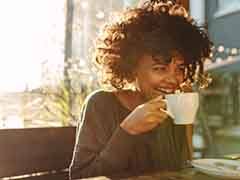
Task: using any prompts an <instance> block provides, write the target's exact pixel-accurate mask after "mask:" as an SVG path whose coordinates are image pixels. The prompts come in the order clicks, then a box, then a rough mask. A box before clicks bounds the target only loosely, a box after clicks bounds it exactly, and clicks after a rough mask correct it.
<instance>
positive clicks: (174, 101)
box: [166, 92, 199, 124]
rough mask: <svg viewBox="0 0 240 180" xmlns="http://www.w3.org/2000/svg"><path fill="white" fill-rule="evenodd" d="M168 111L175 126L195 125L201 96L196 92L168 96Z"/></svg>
mask: <svg viewBox="0 0 240 180" xmlns="http://www.w3.org/2000/svg"><path fill="white" fill-rule="evenodd" d="M166 102H167V111H168V112H169V114H170V116H171V117H172V118H173V119H174V124H193V123H194V120H195V118H196V114H197V111H198V107H199V94H198V93H196V92H190V93H177V94H167V95H166Z"/></svg>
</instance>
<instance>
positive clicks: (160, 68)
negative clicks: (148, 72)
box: [153, 66, 166, 71]
mask: <svg viewBox="0 0 240 180" xmlns="http://www.w3.org/2000/svg"><path fill="white" fill-rule="evenodd" d="M153 70H154V71H164V70H166V67H165V66H156V67H153Z"/></svg>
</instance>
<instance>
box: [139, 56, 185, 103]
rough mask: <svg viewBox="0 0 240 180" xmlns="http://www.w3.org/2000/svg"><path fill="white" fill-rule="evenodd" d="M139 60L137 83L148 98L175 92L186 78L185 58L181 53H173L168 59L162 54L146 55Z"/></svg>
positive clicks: (140, 90)
mask: <svg viewBox="0 0 240 180" xmlns="http://www.w3.org/2000/svg"><path fill="white" fill-rule="evenodd" d="M138 62H139V63H138V65H137V67H136V69H135V77H136V85H137V89H138V90H139V92H140V93H141V94H142V95H143V96H144V97H145V98H146V99H152V98H154V97H157V96H159V95H165V94H170V93H174V91H175V90H177V89H179V86H180V84H181V83H182V82H183V80H184V69H185V65H184V59H183V57H182V56H181V55H180V54H179V53H173V55H172V58H171V59H170V60H168V61H167V60H166V59H164V58H163V57H161V56H154V57H153V56H151V55H144V56H142V57H141V58H140V59H139V61H138Z"/></svg>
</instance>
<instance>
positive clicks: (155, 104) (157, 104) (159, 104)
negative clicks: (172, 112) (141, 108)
mask: <svg viewBox="0 0 240 180" xmlns="http://www.w3.org/2000/svg"><path fill="white" fill-rule="evenodd" d="M146 105H147V106H148V108H149V110H157V109H160V108H162V109H166V108H167V103H166V100H165V99H160V98H158V99H155V100H154V101H153V100H152V101H150V102H148V103H147V104H146Z"/></svg>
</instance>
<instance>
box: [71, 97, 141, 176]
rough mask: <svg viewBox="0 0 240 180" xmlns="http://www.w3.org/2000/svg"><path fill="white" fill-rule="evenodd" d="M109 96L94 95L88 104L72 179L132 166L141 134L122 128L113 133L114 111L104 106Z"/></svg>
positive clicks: (105, 173) (85, 109) (72, 167)
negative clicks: (130, 161)
mask: <svg viewBox="0 0 240 180" xmlns="http://www.w3.org/2000/svg"><path fill="white" fill-rule="evenodd" d="M105 98H106V97H105V96H103V95H101V94H99V93H97V94H94V95H93V96H92V97H91V98H90V99H89V100H88V101H87V103H86V104H85V107H84V111H83V112H82V113H83V114H82V116H81V117H82V119H81V124H80V127H79V131H78V133H77V137H76V143H75V147H74V153H73V159H72V163H71V165H70V179H76V178H82V177H91V176H101V175H114V174H115V173H116V174H118V173H119V172H124V171H126V170H127V168H128V158H129V157H130V156H131V152H132V148H133V147H134V143H135V141H136V138H137V136H133V135H129V134H128V133H127V132H126V131H124V130H123V129H122V128H121V127H117V128H116V129H115V130H114V132H113V134H110V135H109V131H110V130H111V128H112V127H113V123H114V122H113V121H116V119H114V113H113V111H112V110H111V109H108V108H109V107H110V106H108V107H106V106H104V102H106V99H105Z"/></svg>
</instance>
